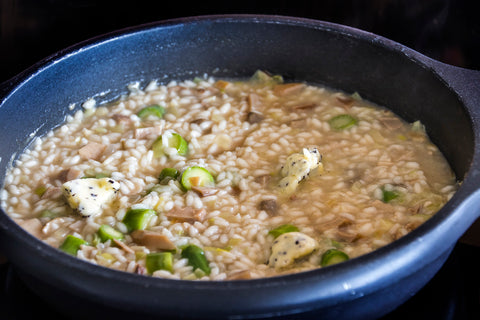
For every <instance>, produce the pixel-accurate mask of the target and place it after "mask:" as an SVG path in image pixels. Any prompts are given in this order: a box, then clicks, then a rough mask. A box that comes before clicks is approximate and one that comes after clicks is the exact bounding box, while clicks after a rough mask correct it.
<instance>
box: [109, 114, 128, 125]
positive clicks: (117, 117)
mask: <svg viewBox="0 0 480 320" xmlns="http://www.w3.org/2000/svg"><path fill="white" fill-rule="evenodd" d="M112 119H113V120H115V121H116V122H117V123H126V124H128V123H131V122H132V119H131V118H130V116H127V115H124V114H119V113H116V114H114V115H113V116H112Z"/></svg>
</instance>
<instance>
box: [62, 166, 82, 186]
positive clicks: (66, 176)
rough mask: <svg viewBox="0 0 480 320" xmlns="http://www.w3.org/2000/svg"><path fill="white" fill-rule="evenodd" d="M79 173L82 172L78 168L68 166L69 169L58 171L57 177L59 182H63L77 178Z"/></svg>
mask: <svg viewBox="0 0 480 320" xmlns="http://www.w3.org/2000/svg"><path fill="white" fill-rule="evenodd" d="M81 174H82V172H81V171H80V170H77V169H73V168H69V169H65V170H62V171H60V173H59V174H58V176H57V179H58V180H60V182H62V183H64V182H67V181H70V180H74V179H77V178H78V177H80V175H81Z"/></svg>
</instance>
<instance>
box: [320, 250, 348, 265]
mask: <svg viewBox="0 0 480 320" xmlns="http://www.w3.org/2000/svg"><path fill="white" fill-rule="evenodd" d="M348 259H349V257H348V255H347V254H346V253H345V252H343V251H340V250H338V249H330V250H327V251H325V252H324V253H323V255H322V259H321V262H320V264H321V266H322V267H326V266H331V265H333V264H337V263H340V262H344V261H347V260H348Z"/></svg>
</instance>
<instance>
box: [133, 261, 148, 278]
mask: <svg viewBox="0 0 480 320" xmlns="http://www.w3.org/2000/svg"><path fill="white" fill-rule="evenodd" d="M134 273H136V274H141V275H145V274H147V268H145V267H144V266H142V265H140V264H138V263H137V265H136V266H135V271H134Z"/></svg>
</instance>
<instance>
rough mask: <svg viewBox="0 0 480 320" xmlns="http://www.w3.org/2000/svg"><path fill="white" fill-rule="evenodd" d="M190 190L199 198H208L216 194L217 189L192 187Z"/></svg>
mask: <svg viewBox="0 0 480 320" xmlns="http://www.w3.org/2000/svg"><path fill="white" fill-rule="evenodd" d="M192 190H193V191H195V192H196V193H198V194H199V195H200V196H201V197H208V196H213V195H215V194H217V192H218V189H216V188H210V187H196V186H192Z"/></svg>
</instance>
